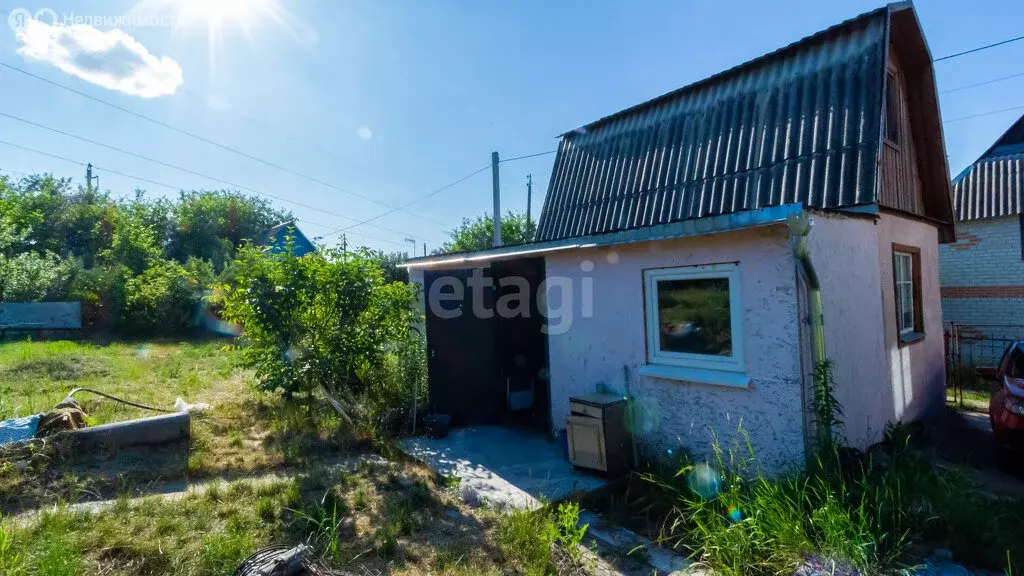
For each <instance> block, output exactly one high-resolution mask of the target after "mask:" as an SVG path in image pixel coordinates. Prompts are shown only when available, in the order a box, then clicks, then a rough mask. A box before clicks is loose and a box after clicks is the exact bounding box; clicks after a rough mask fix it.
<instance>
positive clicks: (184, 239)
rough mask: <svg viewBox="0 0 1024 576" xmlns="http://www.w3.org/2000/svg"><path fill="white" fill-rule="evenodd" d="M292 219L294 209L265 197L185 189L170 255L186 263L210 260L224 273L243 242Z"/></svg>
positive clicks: (178, 205)
mask: <svg viewBox="0 0 1024 576" xmlns="http://www.w3.org/2000/svg"><path fill="white" fill-rule="evenodd" d="M290 219H291V213H290V212H287V211H283V210H277V209H275V208H274V207H273V206H271V205H270V203H269V202H268V201H267V200H265V199H263V198H258V197H255V196H245V195H244V194H240V193H238V192H231V191H227V190H216V191H209V190H201V191H192V192H182V193H181V197H180V198H179V199H178V202H177V203H176V204H175V205H174V207H173V225H172V228H173V229H172V230H171V231H170V236H169V238H168V246H167V256H168V257H169V258H173V259H175V260H177V261H178V262H181V263H182V264H184V263H185V262H186V261H187V260H188V258H189V257H195V258H202V259H203V260H209V261H210V262H212V263H213V266H214V269H216V270H217V271H218V272H220V271H221V270H222V269H223V268H224V265H225V264H226V263H227V262H228V261H230V260H231V259H232V258H234V256H235V251H236V250H237V249H238V248H239V247H240V246H241V245H242V244H243V243H245V242H246V241H250V242H254V241H258V240H260V239H261V238H262V237H263V235H264V234H265V233H266V232H267V230H269V229H270V228H272V227H273V226H275V225H277V224H280V223H281V222H284V221H287V220H290Z"/></svg>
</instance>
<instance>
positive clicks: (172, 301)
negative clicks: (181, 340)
mask: <svg viewBox="0 0 1024 576" xmlns="http://www.w3.org/2000/svg"><path fill="white" fill-rule="evenodd" d="M201 298H202V284H201V282H200V279H199V278H198V277H197V276H196V275H195V274H193V273H191V272H189V271H188V270H186V269H185V268H184V267H183V266H182V265H181V264H178V263H177V262H174V261H171V260H160V261H157V262H154V263H152V264H151V265H150V267H149V268H146V269H145V271H143V272H142V274H139V275H138V276H135V277H133V278H129V279H128V281H127V282H126V283H125V299H124V310H123V312H122V315H123V316H122V321H123V326H122V329H123V330H124V331H125V332H128V333H131V334H155V333H163V334H176V333H181V332H183V331H185V330H187V329H188V328H191V327H192V326H194V325H195V318H196V311H197V307H198V305H199V301H200V299H201Z"/></svg>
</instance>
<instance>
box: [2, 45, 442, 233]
mask: <svg viewBox="0 0 1024 576" xmlns="http://www.w3.org/2000/svg"><path fill="white" fill-rule="evenodd" d="M0 66H3V67H4V68H7V69H9V70H13V71H15V72H18V73H20V74H24V75H26V76H29V77H30V78H35V79H36V80H39V81H41V82H45V83H47V84H50V85H51V86H55V87H57V88H60V89H62V90H67V91H68V92H71V93H73V94H77V95H79V96H82V97H83V98H87V99H89V100H92V101H93V102H97V103H99V104H103V105H104V106H108V107H110V108H113V109H115V110H118V111H120V112H123V113H125V114H128V115H130V116H134V117H136V118H139V119H141V120H145V121H147V122H150V123H152V124H155V125H157V126H161V127H163V128H166V129H168V130H171V131H174V132H177V133H179V134H182V135H184V136H188V137H189V138H193V139H195V140H198V141H200V142H204V143H206V144H209V145H211V146H215V147H217V148H220V149H222V150H226V151H228V152H231V153H233V154H237V155H239V156H242V157H245V158H248V159H250V160H253V161H255V162H259V163H260V164H264V165H266V166H269V167H271V168H275V169H277V170H280V171H282V172H285V173H288V174H291V175H293V176H297V177H299V178H302V179H304V180H309V181H310V182H313V183H316V184H319V185H321V186H325V187H327V188H331V189H333V190H337V191H338V192H342V193H344V194H348V195H351V196H355V197H357V198H362V199H364V200H366V201H368V202H372V203H374V204H377V205H379V206H384V207H385V208H392V206H390V205H389V204H385V203H384V202H381V201H380V200H376V199H374V198H371V197H370V196H367V195H365V194H360V193H358V192H353V191H351V190H346V189H345V188H341V187H340V186H335V185H334V184H331V183H330V182H326V181H324V180H321V179H319V178H316V177H315V176H309V175H306V174H303V173H301V172H297V171H295V170H292V169H291V168H287V167H285V166H282V165H280V164H277V163H275V162H271V161H269V160H265V159H263V158H260V157H258V156H254V155H252V154H249V153H247V152H243V151H241V150H238V149H237V148H233V147H231V146H228V145H226V144H221V143H220V142H216V141H214V140H210V139H209V138H206V137H203V136H200V135H198V134H195V133H193V132H189V131H188V130H185V129H182V128H178V127H177V126H173V125H171V124H168V123H166V122H163V121H160V120H157V119H155V118H151V117H149V116H146V115H145V114H140V113H138V112H135V111H133V110H130V109H128V108H125V107H123V106H119V105H117V104H114V103H113V102H108V101H107V100H104V99H102V98H97V97H96V96H92V95H90V94H86V93H85V92H82V91H80V90H76V89H74V88H72V87H70V86H67V85H64V84H61V83H59V82H54V81H53V80H49V79H47V78H44V77H42V76H39V75H37V74H33V73H32V72H29V71H28V70H24V69H22V68H19V67H17V66H14V65H11V64H8V63H7V62H0ZM399 210H401V208H398V209H395V210H393V211H392V212H397V211H399ZM407 213H408V214H410V215H413V216H417V217H419V218H423V219H424V220H428V221H431V222H434V223H435V224H439V225H441V226H446V224H445V223H444V222H440V221H438V220H434V219H433V218H430V217H429V216H426V215H423V214H418V213H415V212H407Z"/></svg>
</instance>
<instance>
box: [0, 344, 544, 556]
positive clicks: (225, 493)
mask: <svg viewBox="0 0 1024 576" xmlns="http://www.w3.org/2000/svg"><path fill="white" fill-rule="evenodd" d="M222 347H223V343H220V342H204V343H152V344H142V345H140V344H136V343H113V344H110V345H99V344H93V343H72V342H38V343H25V342H19V343H7V344H0V382H3V386H4V387H5V392H4V394H3V395H2V396H0V398H2V399H3V400H4V402H5V404H4V407H3V410H4V412H3V416H4V417H6V416H11V415H25V414H29V413H32V412H34V411H37V410H44V409H46V408H49V407H50V406H52V405H53V404H55V403H56V402H58V401H60V400H61V399H62V398H63V397H64V395H65V394H66V393H67V391H68V390H70V389H71V388H74V387H78V386H85V387H92V388H97V389H99V390H103V391H107V392H111V393H114V394H116V395H122V396H124V397H126V398H130V399H133V400H138V401H141V402H143V403H151V404H154V405H157V406H169V405H170V404H171V403H173V401H174V399H175V398H176V397H178V396H181V397H183V398H185V399H186V400H187V401H189V402H206V403H209V404H212V405H213V408H212V409H211V410H210V411H208V412H204V413H194V414H193V419H192V438H191V441H190V442H189V443H187V444H181V445H172V446H168V447H161V448H140V449H137V450H135V449H125V450H121V451H120V452H118V453H117V454H112V455H109V454H70V453H67V452H66V451H62V450H61V449H59V448H57V447H54V446H49V447H47V448H45V449H43V450H42V452H41V453H40V455H38V456H32V455H31V453H29V452H24V453H17V454H13V453H3V454H0V511H4V512H7V513H8V514H7V516H6V517H3V518H0V574H4V575H5V576H28V575H32V576H37V575H39V576H42V575H64V574H67V575H76V576H78V575H83V576H100V575H104V576H108V575H109V576H148V575H156V574H175V575H184V576H205V575H215V574H218V575H219V574H230V573H231V572H232V571H233V570H234V568H235V567H236V566H237V565H238V563H239V562H241V560H242V559H244V558H245V557H246V556H248V555H249V554H251V553H252V552H254V551H255V550H256V549H258V548H259V547H262V546H266V545H269V544H277V543H291V544H295V543H300V542H307V541H308V542H311V543H312V544H313V545H314V546H315V548H316V551H317V553H318V555H320V556H322V557H323V558H324V560H325V561H326V562H327V563H328V564H329V565H331V566H334V567H338V568H344V569H347V570H348V571H349V572H351V573H360V574H361V573H365V572H364V571H363V568H364V567H366V568H367V570H369V571H370V572H369V573H387V574H395V575H399V576H400V575H403V574H410V575H419V574H446V575H478V574H484V575H496V574H503V573H508V572H509V571H508V570H507V569H505V562H506V552H507V553H508V554H514V552H512V551H510V549H508V550H506V549H504V548H502V547H501V546H500V545H499V543H498V532H499V530H498V523H499V519H500V515H499V514H498V513H497V512H495V511H493V510H488V509H478V510H472V509H469V508H468V507H466V506H465V505H464V504H462V503H461V502H459V501H458V498H457V494H456V491H455V490H452V489H451V488H450V486H451V485H452V484H453V483H454V482H453V481H449V482H448V483H445V482H444V481H436V480H435V478H434V477H433V476H432V475H431V474H430V473H429V472H428V471H426V470H425V469H423V468H420V467H418V466H415V465H412V464H404V463H401V464H400V463H383V464H381V463H367V464H365V465H363V466H360V467H359V469H358V470H356V471H349V472H342V471H340V470H338V469H337V468H332V467H331V465H332V463H339V462H343V461H344V460H345V459H346V458H349V457H352V456H354V455H355V454H357V453H358V452H357V451H356V449H358V448H359V447H360V444H358V443H357V442H356V440H355V439H354V438H353V437H352V436H351V434H349V433H348V432H347V431H346V430H345V429H344V426H343V425H342V423H341V422H340V421H339V420H338V418H337V417H335V416H334V415H333V414H332V413H331V412H330V411H329V409H327V408H324V407H323V406H322V405H320V404H317V403H309V404H301V403H285V402H283V401H282V400H281V399H279V398H277V397H274V396H272V395H268V394H263V393H256V392H253V388H252V386H250V384H251V382H252V375H251V373H250V372H249V371H247V370H244V369H242V368H240V367H239V354H238V352H237V351H233V350H230V349H223V348H222ZM83 400H84V402H83V404H84V408H85V409H86V410H87V411H88V412H89V413H90V414H91V415H92V419H91V420H92V423H99V422H109V421H117V420H123V419H127V418H133V417H136V416H142V415H146V414H145V413H143V412H141V411H137V410H135V409H125V408H123V407H117V406H114V405H112V404H111V403H110V402H109V401H106V400H93V399H91V398H88V397H83ZM25 458H27V459H28V460H27V461H28V466H27V468H25V469H24V470H22V469H21V468H20V467H19V466H16V465H15V463H16V462H17V461H19V460H21V461H22V462H24V461H25V460H22V459H25ZM269 472H273V473H274V475H272V476H269V477H268V476H266V474H267V473H269ZM257 475H258V476H259V477H260V478H261V479H260V480H255V479H245V477H252V476H257ZM202 478H206V479H208V482H209V484H207V485H208V486H209V488H207V489H206V490H205V492H202V493H194V494H190V495H187V496H185V497H183V498H181V499H178V500H170V499H160V498H158V497H140V495H145V494H147V493H148V492H147V491H150V490H152V489H153V486H154V485H155V484H159V483H161V482H165V481H170V480H180V479H189V480H197V479H202ZM217 478H221V479H223V481H217V480H210V479H217ZM268 478H276V479H268ZM115 497H116V498H118V500H117V501H116V502H115V503H114V504H112V505H110V506H108V507H106V508H104V509H102V510H101V511H99V512H96V513H85V512H76V511H74V509H73V508H71V507H69V505H68V504H69V503H71V502H76V501H80V500H90V499H98V498H115ZM27 508H42V509H43V510H45V512H42V513H41V514H40V515H38V516H36V517H33V518H29V517H27V516H23V517H20V518H19V519H18V520H17V521H14V520H12V518H11V515H10V513H12V512H22V511H24V509H27ZM536 537H537V534H525V535H524V540H522V542H528V540H526V539H525V538H534V539H536ZM545 542H546V541H545ZM534 544H535V545H536V543H534Z"/></svg>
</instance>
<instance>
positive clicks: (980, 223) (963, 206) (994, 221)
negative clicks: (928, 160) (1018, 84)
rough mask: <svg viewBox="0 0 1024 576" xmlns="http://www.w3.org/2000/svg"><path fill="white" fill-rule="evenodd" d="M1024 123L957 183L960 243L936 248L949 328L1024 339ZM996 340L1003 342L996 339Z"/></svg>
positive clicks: (1019, 122) (1016, 125)
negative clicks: (1012, 331)
mask: <svg viewBox="0 0 1024 576" xmlns="http://www.w3.org/2000/svg"><path fill="white" fill-rule="evenodd" d="M1022 194H1024V117H1021V118H1020V119H1018V120H1017V121H1016V122H1014V124H1013V125H1012V126H1011V127H1010V128H1009V129H1008V130H1007V131H1006V133H1004V134H1003V135H1002V136H1001V137H1000V138H999V139H998V140H997V141H996V142H995V144H993V145H992V146H991V147H990V148H989V149H988V150H987V151H986V152H985V153H984V154H982V155H981V157H980V158H978V160H976V161H975V162H974V163H973V164H972V165H970V166H968V167H967V168H966V169H965V170H964V171H963V172H961V173H960V174H959V175H958V176H957V177H956V178H955V179H954V180H953V203H954V209H955V211H956V216H957V227H956V228H957V229H956V236H957V241H956V243H954V244H945V245H942V246H939V266H940V276H939V278H940V282H941V284H942V313H943V319H944V320H945V321H946V322H952V323H955V324H958V325H961V326H963V327H970V328H971V329H972V331H973V330H977V332H980V333H982V334H986V335H989V336H994V337H998V338H1005V337H1011V336H1007V334H1009V332H1008V331H1007V329H1006V328H999V329H996V328H995V326H997V325H998V326H1006V325H1019V326H1021V327H1022V328H1021V330H1020V332H1021V333H1020V334H1017V335H1014V336H1012V337H1013V338H1019V337H1024V245H1022V236H1024V214H1022V205H1024V198H1022ZM997 333H998V334H997Z"/></svg>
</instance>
